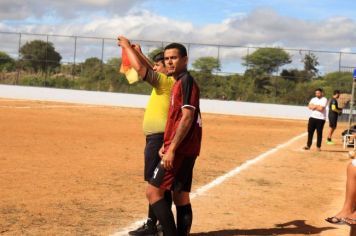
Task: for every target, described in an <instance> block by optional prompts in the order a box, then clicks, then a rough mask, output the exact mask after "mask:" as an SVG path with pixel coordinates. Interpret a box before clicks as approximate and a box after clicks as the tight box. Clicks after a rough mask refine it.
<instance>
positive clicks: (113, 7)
mask: <svg viewBox="0 0 356 236" xmlns="http://www.w3.org/2000/svg"><path fill="white" fill-rule="evenodd" d="M143 2H144V0H141V1H140V0H130V1H127V0H100V1H99V0H70V1H69V0H63V1H53V0H26V1H23V0H1V1H0V19H2V20H14V19H26V18H30V17H32V18H42V17H43V16H47V15H55V16H56V17H57V18H63V19H73V18H75V17H78V16H80V15H83V14H85V13H88V12H91V13H95V12H107V13H110V15H115V14H124V13H126V12H127V11H129V10H130V9H131V8H132V7H134V6H136V5H137V4H141V3H143Z"/></svg>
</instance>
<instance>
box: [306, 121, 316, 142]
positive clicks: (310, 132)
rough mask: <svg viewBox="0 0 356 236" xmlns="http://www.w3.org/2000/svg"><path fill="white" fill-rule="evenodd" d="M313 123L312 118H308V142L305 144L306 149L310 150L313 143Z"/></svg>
mask: <svg viewBox="0 0 356 236" xmlns="http://www.w3.org/2000/svg"><path fill="white" fill-rule="evenodd" d="M315 129H316V127H315V122H314V119H313V118H309V122H308V142H307V147H308V148H310V147H311V145H312V142H313V136H314V132H315Z"/></svg>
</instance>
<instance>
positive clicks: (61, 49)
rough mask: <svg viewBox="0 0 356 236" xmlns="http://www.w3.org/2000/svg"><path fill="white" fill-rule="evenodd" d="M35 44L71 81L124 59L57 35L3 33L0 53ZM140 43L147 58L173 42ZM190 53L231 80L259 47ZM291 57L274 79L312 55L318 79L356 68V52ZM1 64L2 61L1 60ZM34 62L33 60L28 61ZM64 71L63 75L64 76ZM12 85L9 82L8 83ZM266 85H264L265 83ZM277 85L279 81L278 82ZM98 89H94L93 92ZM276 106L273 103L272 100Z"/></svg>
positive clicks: (97, 42) (294, 52)
mask: <svg viewBox="0 0 356 236" xmlns="http://www.w3.org/2000/svg"><path fill="white" fill-rule="evenodd" d="M33 40H42V41H44V42H50V43H52V44H53V46H54V48H55V50H56V51H57V52H58V53H59V54H60V55H61V57H62V59H61V65H62V67H65V68H64V69H65V71H66V73H67V74H66V76H68V75H70V76H71V77H72V79H75V78H76V77H77V76H81V75H82V74H83V69H82V65H83V62H85V61H86V60H87V59H88V58H93V57H95V58H98V59H99V60H100V61H101V63H102V64H103V65H105V67H112V68H115V70H117V68H118V66H119V65H118V64H113V62H112V60H110V59H112V58H120V57H121V49H120V47H118V46H117V40H116V39H115V38H104V37H87V36H70V35H56V34H34V33H16V32H0V51H2V52H5V53H6V54H8V55H10V56H11V57H12V58H13V59H15V60H18V61H19V60H21V59H22V57H21V53H20V50H21V47H22V46H23V45H25V43H27V42H30V41H33ZM132 41H133V42H135V43H139V44H140V45H141V47H142V50H143V52H144V53H145V54H148V53H150V52H152V51H153V50H154V49H157V48H163V47H164V46H165V45H167V44H168V43H170V42H166V41H149V40H136V39H135V40H132ZM182 43H183V44H184V45H185V46H186V47H187V49H188V56H189V61H190V64H189V67H190V68H192V64H193V63H194V61H196V60H197V59H198V58H201V57H213V58H216V59H217V60H218V62H219V63H220V70H217V71H214V74H216V75H220V76H228V75H235V74H244V72H245V71H246V70H247V69H249V68H248V66H247V65H246V63H243V62H244V58H245V57H246V56H248V55H250V54H252V53H253V52H255V51H256V50H257V49H259V48H260V47H254V46H241V45H217V44H200V43H192V42H182ZM283 50H284V51H285V52H287V53H288V54H289V55H290V57H291V61H292V62H291V63H289V64H286V65H284V66H281V67H280V68H278V71H276V72H275V73H274V74H273V76H280V73H281V72H282V71H283V70H284V69H297V70H303V68H304V63H303V59H304V57H305V56H306V55H307V54H311V53H313V54H314V55H315V56H316V57H317V58H318V62H319V65H318V66H317V69H318V71H319V72H318V73H319V75H324V74H326V73H329V72H335V71H339V72H342V71H350V72H351V71H352V70H353V68H354V67H355V65H356V52H342V51H332V50H311V49H295V48H283ZM0 60H3V59H2V58H0ZM26 60H32V61H33V60H34V59H26ZM43 62H44V63H45V66H46V67H48V66H49V65H50V64H51V63H54V61H52V60H51V59H50V58H45V59H44V60H43ZM44 71H45V73H43V77H44V81H45V82H44V84H43V85H44V86H47V82H46V81H47V80H48V79H49V78H50V77H51V75H50V73H49V72H48V70H47V68H46V69H45V70H44ZM61 72H63V71H60V72H59V73H61ZM99 72H100V73H103V76H105V70H104V69H103V67H102V68H101V71H99ZM26 76H28V72H26V71H24V70H23V68H22V67H21V65H20V66H17V68H16V71H15V72H12V73H10V74H7V75H6V76H4V75H3V74H2V75H0V83H12V84H18V83H19V81H21V80H22V79H23V78H25V77H26ZM9 81H10V82H9ZM262 82H263V81H262ZM277 83H278V81H277ZM273 86H275V88H274V91H273V93H277V91H276V90H277V89H278V86H276V85H273ZM94 89H95V88H94ZM272 102H273V100H272Z"/></svg>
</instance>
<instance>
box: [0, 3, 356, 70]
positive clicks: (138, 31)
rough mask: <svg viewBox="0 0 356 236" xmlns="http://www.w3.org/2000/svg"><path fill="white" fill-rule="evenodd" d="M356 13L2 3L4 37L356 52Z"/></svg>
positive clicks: (318, 8)
mask: <svg viewBox="0 0 356 236" xmlns="http://www.w3.org/2000/svg"><path fill="white" fill-rule="evenodd" d="M355 9H356V1H354V0H268V1H265V0H254V1H251V0H71V1H68V0H62V1H57V0H26V1H24V0H1V1H0V32H1V31H2V32H4V31H6V32H27V33H45V34H61V35H82V36H95V37H106V38H116V37H117V35H125V36H127V37H128V38H129V39H137V40H154V41H166V42H172V41H178V42H190V43H204V44H222V45H240V46H257V47H261V46H262V47H263V46H279V47H284V48H293V49H294V48H296V49H297V48H302V49H319V50H333V51H343V52H356V14H355ZM0 46H1V42H0ZM211 50H215V49H211ZM211 50H210V51H211ZM201 52H202V53H203V52H209V50H205V49H204V50H201ZM211 53H213V52H211ZM214 53H216V52H214ZM243 53H245V52H243ZM225 54H226V55H227V56H228V54H229V53H228V52H226V53H225ZM230 54H231V53H230ZM236 54H239V52H237V51H236V52H235V53H232V54H231V55H232V56H233V55H236ZM240 54H241V53H240ZM352 60H355V61H356V56H355V58H352ZM352 60H351V61H352ZM349 61H350V60H349ZM354 64H356V63H354Z"/></svg>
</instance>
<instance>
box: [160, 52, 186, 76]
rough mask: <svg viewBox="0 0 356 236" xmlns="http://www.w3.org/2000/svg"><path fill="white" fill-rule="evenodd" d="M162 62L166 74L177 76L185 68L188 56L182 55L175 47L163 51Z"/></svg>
mask: <svg viewBox="0 0 356 236" xmlns="http://www.w3.org/2000/svg"><path fill="white" fill-rule="evenodd" d="M164 64H165V65H166V69H167V74H168V75H173V76H177V75H179V74H180V73H181V72H183V71H184V70H185V69H186V68H187V64H188V57H182V56H181V55H180V54H179V50H178V49H176V48H172V49H167V50H165V51H164Z"/></svg>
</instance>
